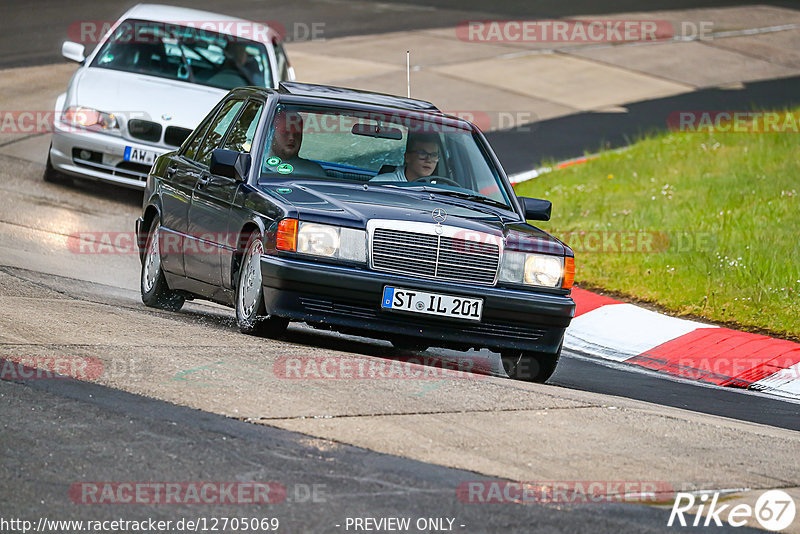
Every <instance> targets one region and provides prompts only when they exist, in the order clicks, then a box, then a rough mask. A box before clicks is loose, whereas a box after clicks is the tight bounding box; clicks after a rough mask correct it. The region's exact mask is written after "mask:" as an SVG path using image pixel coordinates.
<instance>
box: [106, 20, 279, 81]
mask: <svg viewBox="0 0 800 534" xmlns="http://www.w3.org/2000/svg"><path fill="white" fill-rule="evenodd" d="M91 66H92V67H98V68H102V69H113V70H121V71H125V72H136V73H140V74H147V75H149V76H158V77H159V78H168V79H170V80H181V81H185V82H191V83H198V84H201V85H210V86H212V87H219V88H220V89H233V88H234V87H240V86H243V85H256V86H260V87H266V82H269V85H270V86H271V85H272V84H271V81H272V74H271V72H270V67H269V57H268V56H267V50H266V48H265V47H264V45H263V44H261V43H257V42H255V41H250V40H247V39H242V38H239V37H234V36H232V35H226V34H221V33H216V32H212V31H208V30H203V29H199V28H190V27H187V26H180V25H178V24H174V23H165V22H152V21H143V20H134V19H128V20H125V21H123V22H122V23H121V24H120V25H119V26H118V27H117V28H116V29H115V30H114V32H113V33H112V35H111V36H110V37H109V38H108V40H107V41H106V42H105V43H103V45H102V48H101V49H100V51H99V52H98V54H97V55H96V56H95V59H94V61H93V62H92V65H91Z"/></svg>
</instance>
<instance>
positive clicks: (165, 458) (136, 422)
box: [0, 380, 757, 534]
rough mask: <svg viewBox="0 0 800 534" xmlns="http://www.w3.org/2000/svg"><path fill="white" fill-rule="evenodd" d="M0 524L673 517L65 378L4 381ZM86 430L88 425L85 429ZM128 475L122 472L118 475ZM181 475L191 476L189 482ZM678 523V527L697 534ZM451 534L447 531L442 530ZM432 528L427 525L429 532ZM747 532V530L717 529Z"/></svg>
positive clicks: (468, 524)
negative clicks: (136, 494) (462, 496)
mask: <svg viewBox="0 0 800 534" xmlns="http://www.w3.org/2000/svg"><path fill="white" fill-rule="evenodd" d="M0 406H2V411H3V413H4V414H10V413H14V414H16V416H15V417H14V420H13V422H12V421H11V420H10V419H8V418H5V417H4V418H3V419H4V420H3V426H2V434H0V440H2V444H3V447H4V450H5V453H4V455H3V459H2V461H0V475H1V476H2V478H3V480H4V481H5V484H4V487H5V488H6V489H10V487H11V486H13V491H3V499H2V501H0V518H5V519H8V518H17V519H24V520H29V521H31V522H32V523H33V524H36V523H37V522H38V519H39V518H41V517H43V516H44V517H46V518H48V519H72V520H89V519H91V520H99V521H104V520H114V519H119V518H124V519H125V520H128V521H142V520H147V519H149V518H152V519H155V520H165V521H166V520H171V521H178V520H179V519H180V518H189V519H193V520H194V519H197V518H200V517H203V518H206V519H208V520H211V518H214V517H217V518H221V517H248V518H251V517H256V518H259V519H263V518H277V519H278V520H279V521H280V524H281V527H280V528H279V529H278V532H318V533H322V532H346V531H347V529H346V528H345V527H344V525H345V524H346V519H347V518H354V517H409V518H413V520H414V521H416V520H417V518H448V519H452V520H453V527H452V530H455V531H456V532H520V533H528V532H569V533H575V534H580V533H591V534H594V533H596V532H620V533H628V532H630V533H650V532H653V533H655V532H669V531H673V529H668V528H667V527H666V526H665V525H666V523H667V519H668V517H669V509H667V508H653V507H647V506H631V505H623V504H616V503H590V504H558V505H556V504H526V505H523V504H519V505H508V504H502V503H501V504H480V503H464V502H461V501H460V500H459V499H456V498H455V495H456V488H457V487H458V486H459V484H461V483H464V482H492V481H496V480H497V479H491V478H488V477H484V476H480V475H476V474H475V473H472V472H469V471H462V470H457V469H448V468H445V467H439V466H436V465H431V464H427V463H422V462H417V461H413V460H407V459H405V458H399V457H396V456H388V455H384V454H379V453H375V452H372V451H369V450H365V449H361V448H358V447H352V446H347V445H339V444H332V443H326V442H324V441H322V440H313V439H309V438H308V437H307V436H303V435H300V434H296V433H293V432H287V431H283V430H280V429H276V428H271V427H264V426H259V425H253V424H250V423H244V422H240V421H235V420H232V419H229V418H225V417H222V416H218V415H213V414H208V413H204V412H199V411H196V410H190V409H188V408H183V407H179V406H175V405H173V404H168V403H165V402H160V401H157V400H153V399H148V398H144V397H141V396H138V395H131V394H128V393H124V392H120V391H118V390H114V389H110V388H105V387H102V386H98V385H96V384H92V383H88V382H82V381H75V380H57V381H56V380H51V381H43V380H39V381H29V382H27V383H12V382H8V381H0ZM88 421H91V426H89V425H88V424H87V422H88ZM123 473H124V474H123ZM187 475H188V476H187ZM121 477H123V478H124V480H128V481H140V482H147V483H155V482H170V481H187V480H191V481H197V482H199V481H215V482H244V481H253V482H259V483H264V484H266V483H273V482H277V483H278V484H281V485H283V487H285V489H286V501H284V502H279V503H275V504H272V503H270V504H238V505H222V504H213V505H209V504H204V505H202V506H200V505H193V504H181V505H137V506H131V505H128V504H104V505H98V504H83V503H81V502H80V501H79V503H77V504H76V503H75V502H74V501H73V500H70V499H68V498H66V496H67V495H68V494H69V489H70V487H71V486H72V485H73V484H76V483H86V482H89V481H92V482H95V483H99V482H103V481H112V480H115V481H119V480H121ZM702 528H703V527H699V528H697V529H693V528H688V529H687V528H681V529H680V531H681V532H684V531H690V532H694V531H700V530H701V529H702ZM448 530H449V529H448ZM431 531H435V530H431ZM718 531H722V532H728V531H731V532H733V531H736V532H743V533H747V532H757V531H756V530H755V529H749V528H745V529H740V528H737V529H733V528H731V527H728V528H727V529H718Z"/></svg>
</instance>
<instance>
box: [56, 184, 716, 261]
mask: <svg viewBox="0 0 800 534" xmlns="http://www.w3.org/2000/svg"><path fill="white" fill-rule="evenodd" d="M495 190H497V188H496V186H495ZM481 194H491V191H488V190H482V191H481ZM550 233H551V234H552V235H553V236H555V237H557V238H558V239H560V240H561V241H563V242H564V243H566V244H567V245H569V246H570V248H572V250H574V251H575V252H581V253H604V254H614V253H618V254H651V253H659V252H677V253H687V252H708V251H711V250H714V248H715V246H716V242H717V237H716V235H715V234H713V233H710V232H687V231H674V232H672V231H658V230H570V231H560V230H552V231H551V232H550ZM453 237H454V239H453V240H452V241H449V242H447V243H446V244H445V245H443V246H445V247H450V249H451V250H453V251H455V252H458V253H461V254H484V253H486V252H487V249H486V247H487V246H491V247H498V248H504V249H505V250H514V251H518V252H529V253H542V254H559V253H561V246H560V245H558V244H556V243H553V242H552V241H551V240H548V239H541V238H538V237H536V236H530V235H528V234H521V233H517V232H511V233H509V234H508V236H499V235H498V236H495V235H491V234H486V233H482V232H476V231H471V230H459V231H458V232H456V233H455V234H454V236H453ZM145 238H146V236H144V235H142V236H139V237H137V235H136V233H135V232H77V233H75V234H70V235H69V236H68V237H67V248H68V249H69V251H70V252H72V253H73V254H139V253H140V248H139V247H141V249H142V250H143V249H144V245H145V243H144V239H145ZM244 239H245V237H243V236H242V235H241V234H238V233H235V232H217V233H214V232H206V233H202V234H185V235H181V234H175V233H171V232H163V233H161V234H159V240H158V248H159V252H160V254H162V255H163V254H182V255H186V254H189V255H201V256H202V255H206V254H211V255H216V254H218V253H219V247H227V248H235V249H237V250H241V249H242V248H244V245H245V243H244V242H243V240H244Z"/></svg>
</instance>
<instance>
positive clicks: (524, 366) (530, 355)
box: [500, 346, 561, 384]
mask: <svg viewBox="0 0 800 534" xmlns="http://www.w3.org/2000/svg"><path fill="white" fill-rule="evenodd" d="M560 358H561V347H560V346H559V347H558V352H556V353H555V354H550V353H546V352H529V351H523V350H517V351H515V350H511V351H503V352H502V353H501V355H500V359H501V360H502V362H503V369H504V370H505V372H506V374H507V375H508V377H509V378H513V379H514V380H523V381H525V382H536V383H539V384H544V383H545V382H547V381H548V380H549V379H550V377H551V376H553V373H555V371H556V367H557V366H558V360H559V359H560Z"/></svg>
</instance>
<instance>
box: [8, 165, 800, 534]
mask: <svg viewBox="0 0 800 534" xmlns="http://www.w3.org/2000/svg"><path fill="white" fill-rule="evenodd" d="M41 170H42V169H41V166H40V165H36V164H34V163H31V162H28V161H24V160H18V159H15V158H13V157H8V156H0V173H2V180H0V190H2V195H0V251H2V253H0V258H2V260H0V264H2V266H0V301H2V305H0V323H2V324H3V325H4V326H3V334H2V336H3V342H2V343H0V357H3V358H7V359H9V358H10V359H14V358H15V357H18V356H20V355H23V356H65V357H74V356H76V355H85V356H91V357H96V358H98V359H101V360H102V361H103V362H104V364H105V365H106V366H107V368H108V369H109V371H110V372H109V375H108V377H103V379H102V380H101V382H103V383H91V382H81V381H74V380H28V381H24V380H13V381H11V382H9V381H7V380H6V381H3V382H0V402H2V407H3V409H2V410H1V411H0V413H2V415H0V421H2V434H0V445H2V446H3V448H4V450H5V451H7V452H6V453H5V454H4V455H3V457H2V460H0V474H1V475H2V478H3V480H5V481H7V483H6V484H5V486H4V487H5V488H6V489H5V490H4V491H3V492H2V493H1V495H2V499H0V517H18V518H29V519H33V520H35V519H37V518H38V517H42V516H45V517H48V518H51V519H52V518H58V519H112V518H119V517H123V518H124V519H127V520H136V519H144V518H148V517H153V518H162V519H171V520H176V519H178V518H180V517H193V518H195V517H220V516H223V517H225V516H231V515H234V514H236V515H238V516H246V517H251V516H258V517H278V518H279V519H280V521H281V522H282V524H284V525H287V531H304V532H311V531H313V532H338V531H341V530H342V529H341V528H340V527H336V526H335V525H337V524H339V525H341V524H343V523H342V521H345V520H346V518H347V517H362V516H369V517H382V516H402V517H412V518H415V519H416V518H419V517H449V518H454V519H455V521H456V524H457V525H461V524H463V525H465V527H463V531H465V532H498V531H501V530H505V531H511V532H530V531H531V528H532V525H535V531H536V532H598V531H600V532H612V531H613V532H662V531H666V530H668V529H667V528H666V520H667V518H668V515H669V510H668V508H652V507H644V506H638V505H620V504H610V503H606V504H591V505H565V504H563V503H562V504H558V505H534V506H530V505H528V506H522V505H508V504H501V505H483V506H481V505H477V504H466V503H462V502H460V501H459V500H458V499H457V498H455V493H454V492H455V489H454V488H456V487H457V486H458V484H459V483H460V482H464V481H467V480H469V481H471V480H484V479H486V477H485V476H480V475H476V474H475V473H474V472H472V470H470V469H466V470H465V469H451V468H445V467H440V466H438V465H436V464H438V463H440V462H437V461H435V460H434V461H433V463H429V462H422V461H418V460H416V459H413V458H414V456H415V454H414V451H411V450H407V449H406V450H407V453H400V454H396V455H386V454H379V453H377V452H371V451H369V450H366V449H361V448H358V447H353V446H350V445H346V444H344V443H337V441H338V440H333V441H330V440H325V439H315V438H311V437H309V436H307V435H303V434H296V433H293V432H288V431H286V430H280V429H277V428H273V427H272V426H265V425H277V426H281V425H284V426H285V427H287V428H291V427H292V425H294V424H295V423H302V422H303V420H313V419H316V418H320V417H321V418H323V419H322V420H325V418H328V417H332V418H333V419H332V421H336V420H341V419H342V418H344V419H349V420H350V421H352V422H353V424H355V425H358V421H359V419H362V420H363V421H364V423H363V425H364V426H363V427H362V430H361V431H357V433H360V434H362V435H363V436H364V437H370V436H371V435H372V436H373V438H371V439H374V436H375V434H376V433H380V432H383V431H384V430H379V429H373V428H371V427H370V424H371V423H370V422H369V421H371V420H374V418H375V417H376V416H377V418H378V419H380V418H383V419H384V420H385V421H386V424H389V425H392V423H391V420H390V418H391V417H401V418H402V417H431V418H433V419H431V421H432V422H433V423H434V428H435V429H436V430H435V432H436V433H437V434H439V435H441V436H443V438H440V439H445V440H447V439H448V438H447V436H448V435H451V434H452V433H453V432H464V431H466V432H468V433H471V435H473V436H482V437H484V438H485V437H486V436H491V435H492V434H491V433H492V430H491V426H489V427H484V426H483V423H479V422H478V421H479V419H480V417H481V413H483V412H484V411H485V410H489V411H488V412H487V413H495V412H494V411H495V410H500V411H499V412H496V413H498V416H497V417H501V415H499V414H502V413H504V412H505V413H507V414H517V413H518V414H520V415H523V416H524V414H525V413H531V412H530V410H531V407H532V406H531V404H530V403H531V402H533V403H534V405H535V406H538V405H539V403H542V402H544V403H545V404H544V405H545V406H547V405H550V403H551V402H556V407H559V408H560V409H558V410H555V411H554V412H553V415H552V417H556V418H557V419H562V418H563V416H564V415H567V413H568V412H575V413H576V414H577V413H579V412H580V411H581V410H584V411H585V410H587V409H589V410H592V409H596V408H595V406H598V405H597V403H598V402H602V403H613V404H614V405H619V406H623V407H624V406H625V405H626V401H625V399H631V400H632V401H645V402H647V403H653V404H652V406H658V405H663V406H671V407H677V408H681V409H683V410H688V411H687V412H686V413H691V412H696V413H707V414H714V415H719V416H723V417H725V418H730V419H738V420H741V421H750V422H756V423H760V424H764V425H770V426H772V427H775V428H785V429H790V430H797V429H798V423H797V421H798V420H800V418H798V415H800V405H798V404H793V403H790V402H784V401H781V400H778V399H774V398H769V397H765V396H760V395H755V394H752V393H743V392H738V391H726V390H722V389H719V388H706V387H702V386H698V385H696V384H691V383H685V382H679V381H675V380H669V379H665V378H663V377H660V376H657V375H655V374H652V373H642V372H637V371H633V370H630V369H622V368H615V367H611V366H609V365H607V364H606V363H605V362H598V361H592V360H587V359H585V358H582V357H579V355H572V354H570V353H569V352H566V353H565V355H564V359H563V363H562V366H561V367H560V369H559V371H558V373H557V374H556V375H555V376H554V377H553V379H552V381H551V382H552V385H551V386H544V387H541V386H539V387H538V388H541V389H538V388H531V387H530V386H529V385H526V384H521V383H517V382H514V381H510V380H505V379H501V378H494V377H487V378H484V379H481V378H480V377H479V376H478V377H477V378H476V380H473V381H470V382H469V383H463V382H462V383H458V382H461V381H455V382H457V383H455V384H453V383H448V384H433V385H431V384H422V385H421V387H420V384H412V383H410V382H415V381H398V382H397V383H387V381H383V382H384V383H380V384H375V383H374V382H375V381H372V382H373V383H370V384H330V382H331V381H328V382H329V383H328V384H317V383H312V384H290V383H287V381H285V380H284V381H281V380H277V381H276V380H275V377H274V376H271V373H269V371H268V369H269V368H270V363H269V362H274V361H275V358H278V357H281V356H283V355H324V356H331V357H341V356H342V355H345V356H348V357H349V356H352V357H366V358H382V359H387V361H391V360H392V359H394V358H397V357H398V356H407V355H408V353H403V352H398V351H394V350H389V349H387V347H386V344H385V343H382V342H378V341H371V340H366V339H360V338H350V337H346V336H339V335H336V334H331V333H326V332H320V331H316V330H313V329H309V328H307V327H302V326H300V327H292V329H291V330H290V333H289V335H288V336H287V338H286V339H285V340H283V341H279V342H271V341H268V340H261V341H258V342H256V341H255V340H252V339H251V338H248V337H247V336H242V335H240V334H238V332H236V329H235V326H234V324H233V321H232V313H231V312H230V311H228V310H224V309H222V308H219V307H216V306H212V305H207V304H204V303H202V302H195V303H191V304H188V305H187V306H186V308H185V310H184V311H182V312H180V313H178V314H171V313H165V312H159V311H154V310H151V309H148V308H145V307H144V306H142V305H141V303H140V302H139V301H138V293H137V291H136V287H137V283H138V269H137V268H138V260H137V258H136V257H135V256H133V255H131V254H102V255H93V256H88V257H87V256H82V255H80V254H75V253H74V249H70V248H69V246H68V245H67V242H66V239H65V237H66V235H68V234H70V233H72V232H75V231H86V230H89V229H91V230H96V231H126V230H129V229H130V225H131V223H132V220H133V218H134V216H135V215H136V214H137V212H138V210H139V203H140V194H139V193H136V192H132V191H125V190H119V189H116V188H113V187H111V186H104V185H100V184H93V183H88V182H87V183H82V182H78V183H77V184H76V185H73V186H67V187H57V186H52V185H49V184H45V183H44V182H42V181H40V173H41ZM429 354H430V355H433V356H437V357H439V358H442V359H444V360H448V359H450V358H455V357H456V356H457V355H456V354H455V353H453V352H451V351H443V350H431V351H430V352H429ZM471 356H472V357H476V358H484V359H485V360H486V361H487V362H489V365H487V368H490V367H491V361H490V360H491V359H492V358H495V359H496V355H491V354H473V355H471ZM125 362H136V366H137V367H136V369H133V368H132V369H130V370H126V369H125V368H124V365H125ZM203 362H205V363H203ZM209 362H216V364H219V365H220V367H219V372H221V373H222V374H218V372H217V371H215V370H213V369H212V370H211V371H210V372H209V371H208V368H209V365H211V366H212V367H213V365H214V364H210V363H209ZM118 363H120V365H122V366H123V368H122V372H121V373H120V374H119V376H117V375H116V373H117V369H116V366H117V364H118ZM495 363H496V362H495ZM201 364H202V365H201ZM0 365H5V362H0ZM262 368H263V369H264V370H262ZM128 371H129V372H128ZM265 371H266V372H265ZM192 373H195V374H192ZM199 375H202V376H199ZM193 377H194V378H193ZM340 382H341V381H340ZM344 382H347V381H344ZM389 382H394V381H389ZM462 384H463V385H462ZM265 388H266V389H265ZM298 388H299V389H298ZM133 392H140V394H135V393H133ZM587 392H589V393H592V392H598V393H602V394H604V395H610V396H603V397H602V399H604V400H599V398H598V399H595V398H594V397H592V400H590V401H589V402H590V404H584V405H578V406H575V407H571V406H572V403H573V402H574V401H573V400H567V399H573V398H581V399H583V397H584V396H585V395H587ZM576 395H577V397H576ZM548 399H554V400H553V401H551V400H548ZM555 399H565V400H555ZM298 402H299V403H300V404H295V405H293V404H292V403H298ZM193 408H201V410H197V409H193ZM576 410H577V411H576ZM644 410H645V411H646V412H649V411H651V410H652V409H651V408H644ZM626 412H627V410H626ZM540 413H544V414H546V413H547V410H546V409H545V410H544V412H540ZM559 413H561V415H558V414H559ZM328 414H331V415H328ZM448 414H464V416H466V417H470V415H471V414H474V415H475V416H476V417H477V419H475V420H474V421H472V422H468V423H464V426H457V427H447V426H442V425H445V423H436V419H435V418H437V417H448V416H449V415H448ZM587 414H588V412H587ZM226 416H227V417H226ZM628 416H629V415H628ZM626 417H627V416H626ZM669 417H670V418H674V417H675V415H674V414H673V415H670V416H669ZM670 418H668V419H667V421H671V419H670ZM590 421H591V419H590V418H587V419H585V421H584V422H583V424H587V425H591V422H590ZM719 421H723V420H722V419H720V420H719ZM254 423H261V424H254ZM386 424H384V425H382V426H381V428H384V427H386ZM398 424H403V423H402V419H401V420H399V421H398ZM650 424H651V423H650V422H646V421H643V422H641V423H636V426H643V427H648V426H649V425H650ZM704 424H706V423H704ZM726 424H727V423H726ZM674 425H675V422H674V421H672V422H668V428H672V427H674ZM411 432H412V433H417V432H420V430H419V429H417V430H413V431H411ZM540 432H541V431H540ZM555 432H556V435H558V433H559V431H555ZM656 432H660V430H657V431H656ZM758 432H759V433H761V432H764V431H763V430H758ZM769 432H770V431H767V433H769ZM312 433H314V432H312ZM487 433H488V434H487ZM681 434H684V433H683V432H681ZM689 434H690V433H689ZM423 435H424V434H423ZM540 437H542V438H543V436H540ZM459 439H461V438H459ZM594 439H603V440H604V439H606V438H594ZM694 439H695V438H694V437H692V438H691V440H692V441H693V440H694ZM697 439H699V440H700V443H703V442H704V441H703V439H702V438H701V437H698V438H697ZM709 439H711V442H710V443H714V444H715V445H714V446H715V447H719V450H718V451H715V452H711V453H710V454H711V455H712V456H715V457H716V456H720V455H721V456H723V457H725V456H726V455H727V454H731V455H733V454H735V453H734V450H736V449H738V448H739V447H741V446H742V445H741V443H738V444H736V445H735V446H734V443H733V442H727V441H725V440H723V441H722V442H720V441H719V438H709ZM347 441H352V440H347ZM355 441H356V442H358V439H356V440H355ZM445 442H446V441H445ZM591 443H592V440H589V441H588V443H587V445H588V446H589V447H592V445H590V444H591ZM597 444H598V446H600V447H601V448H603V449H604V448H605V447H606V445H601V442H597ZM576 446H577V445H576V444H573V445H571V447H573V448H574V447H576ZM630 446H631V447H633V448H634V449H636V448H637V447H640V445H638V444H637V441H636V440H632V441H631V443H630ZM651 446H652V445H651ZM699 446H701V447H704V446H705V445H699ZM459 447H460V448H461V447H464V445H463V444H462V445H460V446H459ZM641 447H643V448H644V449H646V448H647V446H646V445H641ZM370 448H372V447H370ZM423 448H424V447H423ZM524 449H525V450H527V451H528V452H527V453H523V452H520V453H519V454H520V455H521V458H525V457H526V455H530V454H532V451H535V450H537V449H538V447H537V446H536V444H535V442H534V443H530V444H525V446H524ZM499 453H500V454H506V453H502V452H499ZM675 453H676V454H677V453H678V452H677V451H675ZM493 454H497V453H489V452H488V451H487V452H486V453H485V456H484V458H485V459H491V456H492V455H493ZM409 456H411V458H409ZM435 456H436V455H434V457H435ZM482 456H483V455H482ZM567 456H568V457H569V458H572V459H571V460H570V462H578V461H579V460H578V458H580V457H581V453H580V452H579V451H577V450H576V451H575V452H567ZM628 456H629V453H625V452H620V453H619V456H617V454H615V453H614V452H612V451H608V452H607V453H606V455H605V456H604V458H605V460H604V461H605V462H608V467H610V468H612V469H614V470H615V469H617V468H616V467H614V466H616V465H618V464H619V462H622V464H625V463H626V462H625V461H624V459H625V458H627V457H628ZM487 457H488V458H487ZM690 457H691V455H690ZM731 457H732V458H735V456H731ZM448 458H449V457H448V454H447V453H445V452H444V451H443V456H442V460H441V462H442V463H444V464H445V465H447V464H448V462H449V459H448ZM528 458H530V459H531V461H532V462H533V463H529V464H528V465H535V466H540V467H539V469H542V471H541V472H542V473H546V472H548V471H547V469H553V470H554V471H555V472H558V473H563V475H562V477H564V478H566V479H567V480H572V479H575V478H580V476H583V477H586V478H591V477H592V475H591V474H590V473H591V468H588V467H587V468H585V469H584V468H578V466H574V467H571V468H569V467H567V466H566V465H564V466H563V467H561V464H557V465H554V466H552V467H550V468H545V467H544V466H547V465H549V462H547V461H546V460H545V461H543V457H542V456H541V453H540V455H539V456H536V457H534V456H528ZM534 458H536V459H535V460H534ZM544 458H546V456H545V457H544ZM692 461H695V459H694V458H692ZM696 461H697V462H705V461H706V460H702V459H700V457H698V458H697V459H696ZM456 463H458V462H456ZM622 464H619V465H622ZM629 465H631V467H629V468H627V469H628V470H629V472H633V473H637V476H636V478H634V479H647V477H648V476H649V477H651V478H655V479H656V480H660V478H656V475H655V474H653V473H654V471H653V468H652V467H651V466H649V465H647V464H646V463H643V464H641V465H637V464H629ZM576 468H577V471H576ZM475 470H476V471H478V472H485V471H484V470H483V469H482V468H480V467H477V464H476V467H475ZM715 470H716V468H715ZM534 472H536V471H534ZM567 473H571V474H567ZM575 473H583V474H582V475H577V474H575ZM540 476H541V477H545V476H546V475H544V474H542V475H540ZM610 476H611V475H608V474H606V475H605V476H604V477H599V478H600V479H609V478H608V477H610ZM623 476H624V475H622V474H620V475H619V477H620V478H622V477H623ZM629 476H631V475H629ZM661 476H662V477H663V475H661ZM676 476H677V477H679V479H680V480H686V482H687V484H688V483H691V484H696V482H695V481H693V479H691V478H690V477H689V476H688V475H684V474H683V472H682V474H680V475H676ZM683 476H686V478H680V477H683ZM501 478H505V477H501ZM612 479H613V478H612ZM97 481H138V482H169V481H217V482H224V481H272V482H278V483H281V484H283V485H284V486H285V487H287V489H288V491H289V493H290V494H291V493H292V492H294V491H297V492H299V494H301V495H302V494H303V491H305V488H308V487H313V485H314V484H317V485H324V492H325V497H323V498H322V499H318V501H317V502H290V501H287V502H285V503H282V504H276V505H270V506H267V507H265V506H253V505H251V506H246V507H242V506H235V507H231V506H224V505H202V506H196V505H181V506H171V507H170V506H165V505H152V506H151V505H137V506H133V507H132V506H122V505H104V506H89V505H78V504H75V503H74V502H72V501H71V500H70V499H69V488H70V487H71V486H72V484H75V483H85V482H97ZM708 484H709V485H710V486H711V487H720V485H721V484H722V483H721V482H713V481H711V482H709V483H708ZM319 487H323V486H319ZM703 487H707V486H703ZM726 487H727V486H726ZM737 487H741V486H737Z"/></svg>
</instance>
